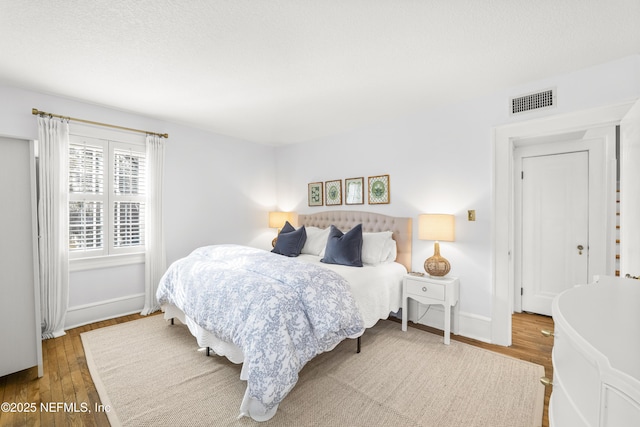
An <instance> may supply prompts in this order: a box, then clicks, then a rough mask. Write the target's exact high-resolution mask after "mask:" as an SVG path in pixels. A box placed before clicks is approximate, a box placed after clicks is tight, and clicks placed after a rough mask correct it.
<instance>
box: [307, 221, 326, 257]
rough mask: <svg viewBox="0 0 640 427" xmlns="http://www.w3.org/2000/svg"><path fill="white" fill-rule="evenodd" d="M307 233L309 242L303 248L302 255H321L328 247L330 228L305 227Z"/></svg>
mask: <svg viewBox="0 0 640 427" xmlns="http://www.w3.org/2000/svg"><path fill="white" fill-rule="evenodd" d="M305 229H306V231H307V241H306V242H305V243H304V246H303V247H302V251H301V252H300V253H301V254H310V255H320V254H321V252H322V251H324V248H325V247H326V246H327V240H328V239H329V228H318V227H305Z"/></svg>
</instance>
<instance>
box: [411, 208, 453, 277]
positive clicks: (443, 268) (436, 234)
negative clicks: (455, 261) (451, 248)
mask: <svg viewBox="0 0 640 427" xmlns="http://www.w3.org/2000/svg"><path fill="white" fill-rule="evenodd" d="M455 235H456V233H455V217H454V216H453V215H448V214H423V215H419V216H418V238H419V239H421V240H435V243H434V244H433V256H432V257H430V258H427V259H426V261H425V262H424V269H425V271H426V272H427V273H429V275H431V276H436V277H443V276H445V275H446V274H447V273H448V272H449V270H451V264H449V261H447V260H446V259H445V258H443V257H442V256H441V255H440V242H441V241H442V242H453V241H455Z"/></svg>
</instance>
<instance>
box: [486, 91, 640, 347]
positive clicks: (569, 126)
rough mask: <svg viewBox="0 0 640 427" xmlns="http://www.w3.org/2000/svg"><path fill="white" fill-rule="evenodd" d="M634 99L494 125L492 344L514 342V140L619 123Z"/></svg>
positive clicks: (504, 344) (509, 343)
mask: <svg viewBox="0 0 640 427" xmlns="http://www.w3.org/2000/svg"><path fill="white" fill-rule="evenodd" d="M634 102H635V100H634V101H631V102H627V103H623V104H617V105H611V106H606V107H600V108H594V109H590V110H585V111H578V112H574V113H568V114H562V115H556V116H552V117H547V118H542V119H536V120H530V121H526V122H520V123H514V124H510V125H505V126H500V127H497V128H494V130H493V159H494V170H493V194H494V205H493V219H492V221H493V223H492V229H493V233H492V248H493V254H492V255H493V269H492V286H493V291H492V295H493V301H492V315H491V342H492V343H494V344H499V345H503V346H510V345H511V327H512V325H511V315H512V314H513V310H514V242H515V238H514V235H515V233H514V183H513V177H514V169H513V168H514V157H513V156H514V150H515V145H514V141H515V140H518V139H523V138H534V137H544V136H549V135H554V134H559V133H568V132H577V131H584V130H589V129H593V128H598V127H604V126H616V125H618V124H619V123H620V120H621V119H622V118H623V117H624V116H625V115H626V113H627V112H628V111H629V110H630V108H631V107H632V106H633V104H634Z"/></svg>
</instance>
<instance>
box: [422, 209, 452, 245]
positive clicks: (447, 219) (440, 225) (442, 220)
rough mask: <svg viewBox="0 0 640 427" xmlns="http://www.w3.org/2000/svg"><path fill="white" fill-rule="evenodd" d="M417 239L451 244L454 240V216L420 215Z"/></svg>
mask: <svg viewBox="0 0 640 427" xmlns="http://www.w3.org/2000/svg"><path fill="white" fill-rule="evenodd" d="M418 238H419V239H420V240H436V241H440V242H453V241H455V240H456V223H455V216H453V215H448V214H422V215H419V216H418Z"/></svg>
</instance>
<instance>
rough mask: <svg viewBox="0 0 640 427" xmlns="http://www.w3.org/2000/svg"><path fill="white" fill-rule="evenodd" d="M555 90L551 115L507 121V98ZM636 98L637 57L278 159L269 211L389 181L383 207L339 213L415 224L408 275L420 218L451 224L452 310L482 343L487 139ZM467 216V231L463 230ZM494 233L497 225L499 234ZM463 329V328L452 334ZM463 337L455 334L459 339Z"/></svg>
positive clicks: (488, 236) (488, 284)
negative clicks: (510, 128)
mask: <svg viewBox="0 0 640 427" xmlns="http://www.w3.org/2000/svg"><path fill="white" fill-rule="evenodd" d="M550 87H555V88H557V96H558V106H557V108H553V109H550V110H546V111H539V112H534V113H529V114H524V115H521V116H518V117H511V116H510V115H509V97H511V96H517V95H521V94H526V93H529V92H533V91H538V90H543V89H547V88H550ZM639 96H640V55H635V56H632V57H628V58H624V59H622V60H618V61H614V62H611V63H607V64H602V65H600V66H596V67H592V68H589V69H585V70H580V71H578V72H573V73H570V74H566V75H560V76H556V77H553V78H549V79H545V80H543V81H538V82H532V83H530V84H527V85H523V86H520V87H515V88H511V89H509V90H505V91H501V92H499V93H493V94H489V95H486V96H484V97H481V98H477V99H474V100H471V101H468V102H464V103H458V104H454V105H449V106H444V107H442V108H438V109H433V110H430V111H423V112H421V113H418V114H414V115H411V116H408V117H403V118H398V119H394V120H389V121H387V122H385V123H377V124H372V125H370V126H367V127H364V128H361V129H356V130H352V131H350V132H348V133H344V134H341V135H336V136H333V137H327V138H322V139H318V140H314V141H309V142H307V143H304V144H299V145H294V146H284V147H279V148H278V149H277V164H278V168H277V170H278V172H277V173H278V176H277V181H278V204H279V205H280V206H281V207H283V208H288V209H292V210H295V211H297V212H299V213H309V212H318V211H320V210H323V209H329V208H327V207H315V208H310V207H308V206H307V193H306V192H307V184H308V183H309V182H315V181H329V180H334V179H345V178H351V177H359V176H364V177H365V179H366V177H367V176H373V175H379V174H389V175H390V182H391V203H390V204H389V205H373V206H370V205H367V204H365V205H363V206H355V207H352V206H345V205H342V206H341V207H340V209H357V210H370V211H375V212H380V213H385V214H390V215H397V216H408V217H412V218H414V240H413V269H414V270H418V271H422V270H423V268H422V264H423V263H424V260H425V259H426V258H427V257H429V256H430V255H431V254H432V252H433V242H427V241H421V240H418V239H417V216H418V215H419V214H420V213H452V214H455V215H456V241H455V242H451V243H449V242H441V243H440V245H441V252H442V255H443V256H444V257H445V258H447V259H448V260H449V261H450V262H451V273H450V275H452V276H458V277H459V278H460V283H461V295H460V309H461V311H462V313H463V314H464V315H465V316H466V319H467V320H468V321H469V322H470V323H473V322H474V321H479V322H480V323H482V325H481V326H479V327H477V328H475V327H474V325H471V324H470V323H469V329H468V330H469V333H468V335H473V336H476V337H477V338H480V339H484V340H487V341H489V340H490V331H489V329H487V327H488V326H489V323H490V321H491V319H490V317H491V305H492V299H491V296H492V271H491V264H492V263H491V249H492V236H493V234H492V224H491V218H492V206H493V198H492V188H493V186H492V174H493V165H492V162H493V153H492V137H491V135H492V130H493V129H494V128H495V127H496V126H500V125H502V124H508V123H513V122H516V121H524V120H531V119H535V118H540V117H544V116H549V115H555V114H561V113H565V112H571V111H577V110H583V109H589V108H593V107H598V106H603V105H609V104H616V103H619V102H624V101H628V100H631V99H635V98H637V97H639ZM469 209H475V210H476V217H477V220H476V222H468V221H467V220H466V217H467V210H469ZM500 226H501V224H496V227H500ZM461 327H464V323H463V324H462V325H461ZM462 333H463V334H464V330H463V331H462Z"/></svg>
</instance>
